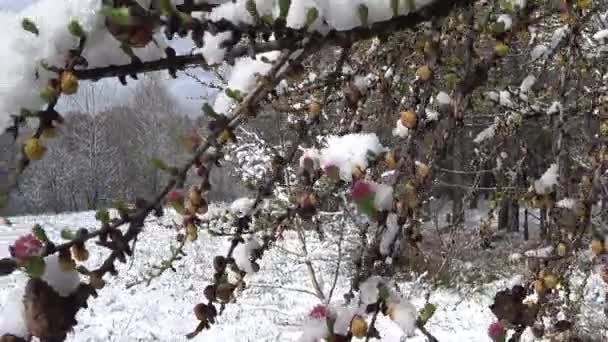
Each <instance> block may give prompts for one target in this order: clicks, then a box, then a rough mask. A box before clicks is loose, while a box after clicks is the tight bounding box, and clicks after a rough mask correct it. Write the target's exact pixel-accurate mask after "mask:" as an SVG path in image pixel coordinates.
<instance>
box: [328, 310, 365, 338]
mask: <svg viewBox="0 0 608 342" xmlns="http://www.w3.org/2000/svg"><path fill="white" fill-rule="evenodd" d="M359 311H360V310H357V308H353V307H340V308H338V309H337V310H336V321H335V322H334V333H336V334H338V335H346V334H348V332H349V331H350V323H351V321H352V319H353V317H354V316H355V314H359V313H360V312H359Z"/></svg>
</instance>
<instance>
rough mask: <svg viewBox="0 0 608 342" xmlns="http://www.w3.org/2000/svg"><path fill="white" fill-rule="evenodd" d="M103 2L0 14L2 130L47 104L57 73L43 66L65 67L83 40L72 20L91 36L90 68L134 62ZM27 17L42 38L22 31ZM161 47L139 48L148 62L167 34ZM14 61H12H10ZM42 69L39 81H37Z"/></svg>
mask: <svg viewBox="0 0 608 342" xmlns="http://www.w3.org/2000/svg"><path fill="white" fill-rule="evenodd" d="M100 3H101V2H100V1H99V0H70V1H67V0H66V1H55V0H41V1H36V2H34V3H32V4H31V5H30V6H28V7H26V8H24V9H23V10H22V11H21V12H19V13H18V14H17V15H15V14H14V13H7V12H0V23H1V24H2V27H3V30H4V32H3V34H2V39H1V40H0V43H1V44H2V46H3V49H2V50H1V51H0V59H1V60H3V61H5V62H4V63H2V64H1V65H0V74H2V83H1V84H0V113H2V114H0V129H2V130H4V128H6V126H7V124H8V119H9V114H18V113H19V112H20V109H21V108H27V109H30V110H37V109H40V108H42V106H43V105H44V102H43V100H42V99H41V98H40V95H39V94H40V91H41V90H42V89H43V87H44V86H45V85H46V83H47V81H48V80H49V79H50V78H52V77H56V74H54V73H51V72H47V71H45V70H43V69H42V68H40V67H38V65H39V62H40V61H42V60H45V61H46V62H47V63H48V64H50V65H56V66H63V65H64V58H65V56H66V54H67V52H68V50H69V49H73V48H75V47H77V45H78V40H77V38H75V37H74V36H72V35H71V34H70V33H69V32H68V29H67V26H68V23H69V22H70V20H73V19H76V20H78V22H79V23H80V24H81V26H82V27H83V29H84V31H85V32H87V35H88V39H87V45H86V48H85V50H84V52H83V57H85V58H86V59H87V61H88V62H89V66H90V67H96V66H107V65H111V64H125V63H128V62H129V61H130V58H129V57H128V56H127V55H126V54H125V53H124V52H122V50H121V49H120V43H119V42H118V41H117V40H116V39H114V38H113V37H112V36H111V35H110V33H109V32H108V30H107V29H106V27H105V24H104V17H103V16H102V15H100V14H99V13H98V12H97V10H98V9H99V8H100ZM23 18H28V19H30V20H32V21H33V22H34V23H35V25H36V26H37V28H38V30H39V35H38V36H36V35H34V34H32V33H30V32H27V31H25V30H23V29H22V27H21V21H22V19H23ZM154 37H155V39H156V41H158V42H159V43H160V44H159V45H160V48H159V47H156V46H155V44H149V45H148V46H147V47H146V48H143V49H135V53H136V54H137V55H138V56H139V57H140V58H141V59H142V60H144V61H146V60H150V59H155V58H159V57H161V56H162V55H163V49H164V47H165V46H166V44H165V43H164V42H165V40H164V38H163V36H162V34H160V33H157V34H155V36H154ZM6 61H9V62H6ZM37 67H38V71H39V76H40V77H39V79H38V80H36V79H35V76H34V75H35V70H36V69H37Z"/></svg>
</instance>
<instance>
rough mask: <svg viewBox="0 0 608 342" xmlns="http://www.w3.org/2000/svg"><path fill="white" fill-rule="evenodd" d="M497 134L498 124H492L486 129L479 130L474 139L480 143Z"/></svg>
mask: <svg viewBox="0 0 608 342" xmlns="http://www.w3.org/2000/svg"><path fill="white" fill-rule="evenodd" d="M495 134H496V124H491V125H490V126H488V127H487V128H486V129H484V130H483V131H481V132H479V134H477V136H476V137H475V139H473V142H475V143H476V144H480V143H482V142H484V141H485V140H488V139H491V138H493V137H494V135H495Z"/></svg>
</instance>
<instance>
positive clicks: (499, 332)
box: [488, 321, 507, 341]
mask: <svg viewBox="0 0 608 342" xmlns="http://www.w3.org/2000/svg"><path fill="white" fill-rule="evenodd" d="M506 334H507V331H506V330H505V327H504V326H503V325H502V323H500V321H496V322H494V323H492V324H490V327H489V328H488V336H490V338H491V339H492V340H493V341H498V340H499V339H501V338H504V337H505V336H506Z"/></svg>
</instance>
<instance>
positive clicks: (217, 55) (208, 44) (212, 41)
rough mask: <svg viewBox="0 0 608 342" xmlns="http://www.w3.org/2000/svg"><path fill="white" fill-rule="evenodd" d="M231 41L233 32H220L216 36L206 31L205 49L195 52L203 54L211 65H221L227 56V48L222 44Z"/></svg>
mask: <svg viewBox="0 0 608 342" xmlns="http://www.w3.org/2000/svg"><path fill="white" fill-rule="evenodd" d="M231 39H232V31H226V32H220V33H218V34H216V35H212V34H211V33H209V32H208V31H205V33H204V35H203V47H202V48H200V49H197V50H195V51H194V52H195V53H201V54H202V55H203V57H204V58H205V61H206V62H207V64H209V65H214V64H219V63H221V62H222V61H223V60H224V56H225V54H226V48H225V47H222V43H224V42H226V41H228V40H231Z"/></svg>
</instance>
